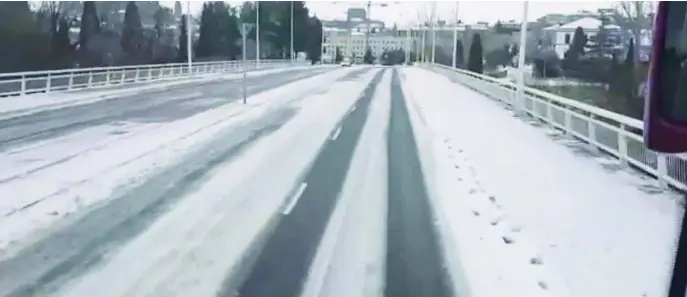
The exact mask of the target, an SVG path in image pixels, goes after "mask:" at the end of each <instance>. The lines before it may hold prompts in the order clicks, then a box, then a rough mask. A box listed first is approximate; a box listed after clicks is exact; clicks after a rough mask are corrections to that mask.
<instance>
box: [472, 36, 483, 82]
mask: <svg viewBox="0 0 687 297" xmlns="http://www.w3.org/2000/svg"><path fill="white" fill-rule="evenodd" d="M468 70H469V71H472V72H475V73H480V74H481V73H482V72H483V71H484V51H483V49H482V38H481V37H480V35H479V34H478V33H476V34H475V35H474V36H473V37H472V43H471V44H470V56H469V58H468Z"/></svg>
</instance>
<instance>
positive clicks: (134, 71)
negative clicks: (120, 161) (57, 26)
mask: <svg viewBox="0 0 687 297" xmlns="http://www.w3.org/2000/svg"><path fill="white" fill-rule="evenodd" d="M301 64H304V62H302V61H295V62H292V61H290V60H261V61H259V62H257V61H247V65H246V67H247V69H249V70H259V69H267V68H275V67H282V66H289V65H294V66H295V65H301ZM241 66H242V62H241V61H220V62H198V63H193V64H192V67H191V71H189V67H188V64H187V63H172V64H158V65H132V66H118V67H97V68H73V69H62V70H49V71H29V72H15V73H0V97H7V96H23V95H26V94H32V93H50V92H54V91H66V90H74V89H85V88H98V87H106V86H113V85H119V84H125V83H132V82H149V81H157V80H168V79H178V78H187V77H192V76H196V75H203V74H209V73H224V72H237V71H239V70H241V69H242V67H241Z"/></svg>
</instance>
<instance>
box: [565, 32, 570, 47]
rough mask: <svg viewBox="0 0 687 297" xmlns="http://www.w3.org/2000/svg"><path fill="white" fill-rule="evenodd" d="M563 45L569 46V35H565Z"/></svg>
mask: <svg viewBox="0 0 687 297" xmlns="http://www.w3.org/2000/svg"><path fill="white" fill-rule="evenodd" d="M565 44H570V33H566V34H565Z"/></svg>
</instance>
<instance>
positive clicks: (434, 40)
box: [432, 1, 437, 63]
mask: <svg viewBox="0 0 687 297" xmlns="http://www.w3.org/2000/svg"><path fill="white" fill-rule="evenodd" d="M436 24H437V2H436V1H432V63H435V62H436V53H437V26H436Z"/></svg>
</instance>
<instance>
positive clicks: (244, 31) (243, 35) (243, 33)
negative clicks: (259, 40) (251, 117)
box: [241, 23, 248, 104]
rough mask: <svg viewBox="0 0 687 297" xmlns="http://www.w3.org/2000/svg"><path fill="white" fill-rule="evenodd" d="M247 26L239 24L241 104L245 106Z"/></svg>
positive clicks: (246, 91)
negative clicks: (241, 81) (241, 78)
mask: <svg viewBox="0 0 687 297" xmlns="http://www.w3.org/2000/svg"><path fill="white" fill-rule="evenodd" d="M247 27H248V24H246V23H241V42H242V50H241V53H242V54H241V55H242V56H243V61H242V62H243V67H241V71H242V72H243V73H242V75H241V76H243V83H242V84H241V85H242V87H243V88H242V93H243V104H246V97H248V94H247V93H248V90H247V89H248V86H247V84H248V83H247V79H248V71H247V70H246V35H248V28H247Z"/></svg>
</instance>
